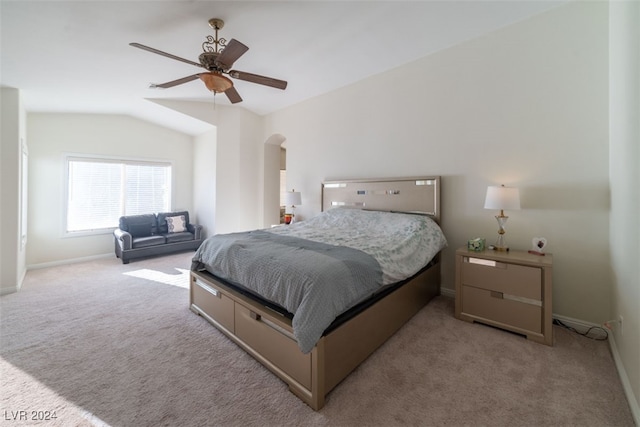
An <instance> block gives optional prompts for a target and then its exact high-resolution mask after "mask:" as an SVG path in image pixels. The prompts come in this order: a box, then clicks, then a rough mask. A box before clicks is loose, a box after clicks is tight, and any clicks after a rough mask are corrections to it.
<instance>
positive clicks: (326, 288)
mask: <svg viewBox="0 0 640 427" xmlns="http://www.w3.org/2000/svg"><path fill="white" fill-rule="evenodd" d="M191 269H192V270H194V271H198V270H203V269H206V270H207V271H209V272H210V273H212V274H214V275H215V276H218V277H220V278H222V279H225V280H227V281H229V282H231V283H234V284H237V285H241V286H242V287H244V288H246V289H249V290H251V291H252V292H254V293H256V294H258V295H260V296H262V297H263V298H265V299H267V300H269V301H272V302H275V303H276V304H278V305H280V306H282V307H284V308H285V309H286V310H287V311H289V312H290V313H292V314H293V321H292V324H293V333H294V336H295V338H296V340H297V342H298V346H299V347H300V350H302V351H303V352H304V353H308V352H310V351H311V350H312V349H313V347H314V346H315V344H316V342H317V341H318V340H319V339H320V337H321V336H322V333H323V332H324V330H325V329H326V328H327V327H328V326H329V325H330V324H331V322H333V320H334V319H335V318H336V317H337V316H338V315H340V314H341V313H343V312H344V311H346V310H347V309H349V308H351V307H352V306H353V305H355V304H356V303H358V302H360V301H362V300H363V299H365V298H367V297H369V296H371V295H373V293H375V291H376V290H378V289H379V288H380V287H382V285H383V281H382V270H381V268H380V265H379V263H378V261H376V259H375V258H373V257H372V256H371V255H368V254H366V253H364V252H362V251H360V250H357V249H352V248H348V247H344V246H334V245H329V244H325V243H319V242H315V241H311V240H305V239H300V238H297V237H291V236H282V235H277V234H274V233H269V232H266V231H262V230H256V231H249V232H243V233H231V234H221V235H215V236H212V237H210V238H208V239H207V240H205V241H204V243H203V244H202V245H201V246H200V248H199V249H198V251H197V252H196V254H195V256H194V258H193V263H192V266H191Z"/></svg>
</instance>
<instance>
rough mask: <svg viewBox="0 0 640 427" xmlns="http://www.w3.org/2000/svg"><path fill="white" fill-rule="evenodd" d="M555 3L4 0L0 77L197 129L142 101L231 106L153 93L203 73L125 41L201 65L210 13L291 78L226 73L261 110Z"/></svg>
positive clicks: (68, 106) (30, 89)
mask: <svg viewBox="0 0 640 427" xmlns="http://www.w3.org/2000/svg"><path fill="white" fill-rule="evenodd" d="M564 2H565V1H564V0H558V1H526V0H500V1H490V0H487V1H407V2H405V1H351V2H346V1H285V2H282V1H279V2H272V1H253V2H250V1H227V2H219V1H126V2H125V1H51V0H49V1H5V0H2V1H1V3H0V19H1V27H0V36H1V48H2V49H1V55H2V56H1V63H0V71H1V72H0V79H1V80H0V84H1V85H2V86H8V87H14V88H18V89H20V90H21V91H22V99H23V102H24V106H25V108H26V109H27V111H32V112H89V113H115V114H129V115H132V116H135V117H139V118H142V119H145V120H150V121H154V122H158V123H160V124H162V125H163V126H167V127H169V128H173V129H176V130H179V131H182V132H185V133H188V134H192V135H195V134H198V133H199V132H201V131H202V130H203V129H204V124H203V123H202V122H199V121H198V120H195V119H193V118H189V117H187V116H185V115H183V114H179V113H176V112H174V111H172V110H169V109H167V108H165V107H162V106H159V105H158V104H157V103H154V102H150V101H149V100H153V99H164V100H192V101H199V102H203V103H209V104H213V103H214V102H215V103H216V104H217V105H231V104H230V103H229V101H228V100H227V98H226V96H224V94H219V95H216V96H215V97H214V95H213V94H212V93H211V92H209V91H207V90H206V88H205V86H204V84H203V83H202V82H201V81H200V80H194V81H192V82H189V83H186V84H183V85H180V86H175V87H173V88H169V89H150V88H149V84H150V83H163V82H167V81H171V80H175V79H178V78H181V77H185V76H188V75H192V74H195V73H198V72H201V71H203V70H202V69H201V68H197V67H195V66H193V65H189V64H186V63H184V62H179V61H175V60H171V59H169V58H166V57H163V56H160V55H155V54H152V53H149V52H146V51H143V50H140V49H136V48H133V47H131V46H129V43H131V42H138V43H141V44H143V45H147V46H151V47H153V48H156V49H159V50H162V51H164V52H168V53H171V54H173V55H176V56H179V57H182V58H185V59H188V60H191V61H194V62H198V56H199V54H200V53H202V43H203V42H204V41H205V39H206V37H207V36H208V35H213V30H212V29H211V28H210V27H209V25H208V20H209V19H210V18H221V19H223V20H224V21H225V25H224V27H223V28H222V29H221V30H220V32H219V36H221V37H224V38H225V39H227V40H230V39H232V38H233V39H236V40H238V41H240V42H242V43H244V44H245V45H247V46H248V47H249V50H248V51H247V52H246V53H245V54H244V55H242V56H241V57H240V58H239V59H238V60H237V61H236V63H235V64H234V66H233V68H234V69H238V70H242V71H246V72H251V73H256V74H261V75H266V76H270V77H274V78H277V79H282V80H286V81H288V87H287V89H286V90H284V91H281V90H279V89H274V88H270V87H266V86H261V85H258V84H253V83H249V82H245V81H240V80H233V82H234V86H235V88H236V89H237V91H238V92H239V93H240V95H241V96H242V98H243V102H241V103H238V104H235V105H234V108H246V109H248V110H250V111H253V112H255V113H256V114H261V115H262V114H267V113H270V112H273V111H276V110H279V109H282V108H286V107H288V106H290V105H293V104H296V103H299V102H301V101H304V100H305V99H309V98H312V97H315V96H318V95H321V94H323V93H326V92H330V91H333V90H335V89H338V88H340V87H343V86H346V85H349V84H351V83H354V82H356V81H358V80H361V79H363V78H366V77H368V76H371V75H375V74H378V73H381V72H384V71H386V70H389V69H391V68H395V67H398V66H400V65H403V64H406V63H408V62H411V61H414V60H417V59H419V58H422V57H424V56H427V55H429V54H432V53H434V52H437V51H440V50H443V49H446V48H448V47H450V46H453V45H456V44H459V43H462V42H464V41H465V40H469V39H472V38H475V37H478V36H481V35H482V34H485V33H488V32H491V31H493V30H495V29H498V28H501V27H504V26H507V25H510V24H513V23H515V22H518V21H521V20H524V19H527V18H528V17H530V16H533V15H535V14H538V13H542V12H544V11H545V10H548V9H551V8H554V7H557V6H558V5H560V4H563V3H564ZM385 90H392V89H388V88H385ZM380 98H381V100H383V99H384V91H383V90H381V92H380Z"/></svg>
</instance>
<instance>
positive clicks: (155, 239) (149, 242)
mask: <svg viewBox="0 0 640 427" xmlns="http://www.w3.org/2000/svg"><path fill="white" fill-rule="evenodd" d="M165 242H166V240H165V238H164V236H148V237H136V238H134V239H133V243H132V245H131V246H132V247H133V249H138V248H146V247H149V246H156V245H164V244H165Z"/></svg>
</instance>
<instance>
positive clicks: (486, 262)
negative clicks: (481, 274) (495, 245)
mask: <svg viewBox="0 0 640 427" xmlns="http://www.w3.org/2000/svg"><path fill="white" fill-rule="evenodd" d="M464 261H465V262H468V263H469V264H478V265H484V266H486V267H495V268H505V269H506V268H507V264H505V263H504V262H498V261H493V260H490V259H482V258H473V257H465V258H464Z"/></svg>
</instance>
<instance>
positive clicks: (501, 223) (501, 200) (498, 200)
mask: <svg viewBox="0 0 640 427" xmlns="http://www.w3.org/2000/svg"><path fill="white" fill-rule="evenodd" d="M484 208H485V209H499V210H500V215H496V220H497V221H498V227H499V228H498V240H497V241H496V244H495V247H494V249H495V250H497V251H508V250H509V247H508V246H507V242H506V239H505V237H504V234H505V233H506V232H507V231H506V229H505V226H506V224H507V220H508V219H509V217H508V216H506V215H505V214H504V210H505V209H514V210H516V209H520V191H519V190H518V189H517V188H513V187H505V186H504V185H502V186H500V187H497V186H489V187H487V197H486V198H485V200H484Z"/></svg>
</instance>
